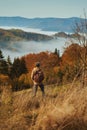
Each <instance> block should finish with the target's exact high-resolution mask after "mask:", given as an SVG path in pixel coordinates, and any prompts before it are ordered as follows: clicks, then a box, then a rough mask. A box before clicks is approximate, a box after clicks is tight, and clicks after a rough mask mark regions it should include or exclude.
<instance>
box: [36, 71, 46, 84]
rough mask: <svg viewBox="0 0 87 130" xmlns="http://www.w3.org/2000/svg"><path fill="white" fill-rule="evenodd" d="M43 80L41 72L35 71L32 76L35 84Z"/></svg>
mask: <svg viewBox="0 0 87 130" xmlns="http://www.w3.org/2000/svg"><path fill="white" fill-rule="evenodd" d="M43 80H44V74H43V72H42V70H41V69H40V70H38V71H36V73H35V74H34V81H35V82H37V83H40V82H42V81H43Z"/></svg>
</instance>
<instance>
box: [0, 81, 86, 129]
mask: <svg viewBox="0 0 87 130" xmlns="http://www.w3.org/2000/svg"><path fill="white" fill-rule="evenodd" d="M45 92H46V96H45V97H44V98H42V95H41V92H40V90H38V93H37V96H36V97H34V98H32V90H31V89H29V90H23V91H20V92H16V93H13V94H12V98H13V103H12V104H10V105H12V111H11V113H10V115H9V116H8V118H6V119H3V121H4V124H3V123H2V122H1V121H0V122H1V123H0V127H1V130H2V128H3V130H87V87H82V86H81V85H80V84H79V83H77V84H74V86H73V87H71V85H66V86H60V87H58V86H47V87H45ZM2 124H3V125H2Z"/></svg>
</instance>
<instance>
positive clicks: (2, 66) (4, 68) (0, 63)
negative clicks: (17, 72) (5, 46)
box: [0, 50, 8, 74]
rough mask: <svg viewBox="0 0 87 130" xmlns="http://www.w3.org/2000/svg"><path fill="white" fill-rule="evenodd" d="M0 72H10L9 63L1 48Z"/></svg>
mask: <svg viewBox="0 0 87 130" xmlns="http://www.w3.org/2000/svg"><path fill="white" fill-rule="evenodd" d="M0 74H8V65H7V62H6V61H5V59H4V56H3V54H2V51H1V50H0Z"/></svg>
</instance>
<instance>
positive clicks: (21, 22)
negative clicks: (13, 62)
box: [0, 16, 84, 33]
mask: <svg viewBox="0 0 87 130" xmlns="http://www.w3.org/2000/svg"><path fill="white" fill-rule="evenodd" d="M81 20H84V19H82V18H78V17H71V18H24V17H19V16H17V17H0V26H8V27H10V26H14V27H27V28H35V29H41V30H43V31H56V32H69V33H70V32H73V30H72V28H73V27H74V25H75V22H81Z"/></svg>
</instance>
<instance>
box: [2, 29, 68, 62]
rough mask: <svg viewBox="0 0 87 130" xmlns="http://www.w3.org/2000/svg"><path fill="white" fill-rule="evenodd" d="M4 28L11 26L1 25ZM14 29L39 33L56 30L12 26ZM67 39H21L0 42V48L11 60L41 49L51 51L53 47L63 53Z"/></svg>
mask: <svg viewBox="0 0 87 130" xmlns="http://www.w3.org/2000/svg"><path fill="white" fill-rule="evenodd" d="M2 28H4V29H12V28H13V27H2ZM14 28H15V29H22V30H24V31H27V32H36V33H41V34H47V35H53V34H55V33H56V32H47V31H41V30H40V29H29V28H18V27H14ZM66 42H67V39H65V38H57V39H53V40H49V41H39V42H36V41H27V42H24V41H21V42H11V43H0V48H1V50H2V52H3V55H4V57H5V58H7V57H8V55H9V56H10V58H11V60H12V61H13V59H14V58H17V57H21V56H24V55H27V54H29V53H39V52H42V51H51V52H54V51H55V48H57V49H58V50H60V55H61V54H62V53H63V50H64V47H65V43H66Z"/></svg>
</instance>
